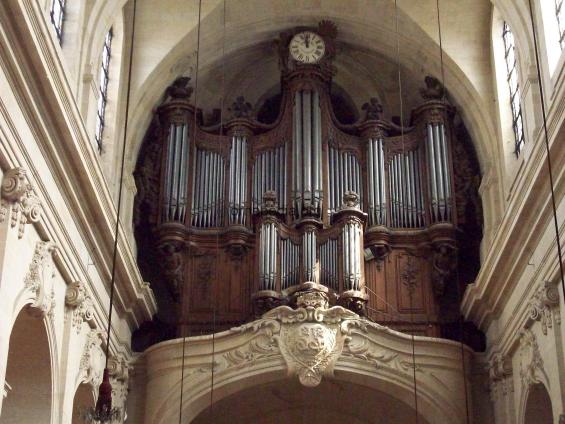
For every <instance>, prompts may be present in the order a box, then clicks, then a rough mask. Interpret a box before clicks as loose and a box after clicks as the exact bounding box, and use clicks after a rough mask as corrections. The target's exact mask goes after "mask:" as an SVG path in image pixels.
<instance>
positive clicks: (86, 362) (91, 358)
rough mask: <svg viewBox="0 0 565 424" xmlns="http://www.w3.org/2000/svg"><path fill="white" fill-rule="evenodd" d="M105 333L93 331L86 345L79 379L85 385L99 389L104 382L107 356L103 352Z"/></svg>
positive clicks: (87, 338) (81, 360)
mask: <svg viewBox="0 0 565 424" xmlns="http://www.w3.org/2000/svg"><path fill="white" fill-rule="evenodd" d="M103 336H104V333H103V332H102V331H99V330H91V331H90V332H89V333H88V335H87V337H86V342H85V344H84V349H83V352H82V356H81V358H80V365H79V378H80V381H81V382H83V383H90V384H91V385H92V386H93V387H95V388H98V386H99V385H100V383H101V382H102V373H103V371H104V362H105V356H104V351H103V350H102V340H103Z"/></svg>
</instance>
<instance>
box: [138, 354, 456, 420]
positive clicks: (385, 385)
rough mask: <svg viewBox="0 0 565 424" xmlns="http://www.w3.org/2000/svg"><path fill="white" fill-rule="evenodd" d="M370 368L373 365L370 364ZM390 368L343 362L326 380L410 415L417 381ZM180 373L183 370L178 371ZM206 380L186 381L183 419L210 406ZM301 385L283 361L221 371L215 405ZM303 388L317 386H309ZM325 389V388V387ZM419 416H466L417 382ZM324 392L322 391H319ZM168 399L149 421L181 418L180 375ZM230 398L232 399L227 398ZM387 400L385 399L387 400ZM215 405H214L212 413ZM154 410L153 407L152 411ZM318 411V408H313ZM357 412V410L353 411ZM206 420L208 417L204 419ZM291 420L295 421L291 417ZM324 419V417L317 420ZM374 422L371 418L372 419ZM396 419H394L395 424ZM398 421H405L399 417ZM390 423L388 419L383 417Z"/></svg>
mask: <svg viewBox="0 0 565 424" xmlns="http://www.w3.org/2000/svg"><path fill="white" fill-rule="evenodd" d="M369 368H371V367H369ZM387 374H388V373H387V372H383V373H382V374H380V375H379V374H378V373H375V372H374V370H373V369H370V370H369V371H367V370H360V369H355V368H354V367H347V366H343V367H340V364H339V363H338V365H337V366H336V373H335V379H331V380H328V381H326V383H329V384H334V385H336V384H337V385H340V384H343V385H346V386H352V387H357V388H358V390H360V391H363V390H365V391H369V392H373V393H375V394H379V395H380V396H382V400H383V401H384V400H386V399H388V400H391V402H392V403H393V404H394V405H395V406H398V407H399V408H400V407H403V408H404V409H406V410H407V411H408V414H407V416H411V417H414V416H415V415H414V414H415V409H414V385H413V381H412V380H411V379H410V378H409V376H408V378H402V377H401V378H399V375H398V374H396V375H387ZM179 375H180V374H179ZM207 377H208V378H207V379H206V380H204V381H203V380H200V381H199V382H198V383H196V384H192V383H188V384H190V385H191V387H190V388H189V389H188V390H187V385H188V384H187V383H185V386H184V387H185V389H184V395H183V407H182V411H183V412H182V419H183V422H193V420H194V419H195V418H196V417H198V416H199V415H200V414H203V416H204V417H205V416H206V414H207V412H206V411H207V410H208V409H209V407H210V399H211V393H210V392H211V387H212V386H211V379H210V376H209V375H207ZM283 386H288V387H295V386H296V387H300V386H299V384H298V383H296V380H294V379H290V378H288V377H287V376H286V372H285V370H284V369H283V366H282V364H280V365H279V366H278V367H273V366H271V367H260V368H257V369H253V370H247V371H242V370H239V372H237V371H236V372H230V373H228V374H224V375H221V374H218V375H217V376H215V377H214V393H213V399H214V402H213V405H215V404H216V403H218V402H220V401H222V400H223V399H225V398H229V397H230V396H235V397H236V398H237V396H239V394H240V393H244V394H245V393H246V391H247V390H249V391H258V393H262V392H261V391H260V390H261V388H264V387H283ZM301 389H304V390H314V391H316V390H318V388H314V389H306V388H302V387H301ZM322 390H323V389H322ZM417 390H418V416H419V417H420V421H419V422H420V423H421V424H443V423H454V424H455V423H459V422H463V421H462V419H463V417H462V416H460V414H458V412H460V411H455V410H454V409H453V408H452V407H451V405H449V404H448V402H444V400H442V399H441V396H437V393H435V394H436V397H434V388H432V387H430V386H429V385H427V384H425V383H423V382H421V381H420V382H418V387H417ZM320 396H322V395H320ZM165 397H166V401H165V402H164V403H163V404H162V405H161V406H160V407H159V408H158V409H157V410H156V411H155V413H153V414H151V415H152V417H153V419H152V418H149V419H148V417H147V416H146V419H145V423H146V424H167V423H170V422H175V420H178V415H179V410H178V405H179V402H180V378H179V382H178V384H174V385H172V386H170V390H169V392H168V393H167V394H166V396H165ZM228 402H229V401H228ZM385 404H386V403H385ZM213 409H214V406H213V407H212V413H213ZM336 411H338V412H339V413H341V414H344V415H345V416H349V417H351V413H352V411H348V410H347V408H345V410H344V409H339V407H338V409H336ZM152 412H153V411H152ZM311 412H315V410H313V411H311ZM353 412H354V411H353ZM201 422H205V421H201ZM289 422H292V421H289ZM318 422H322V421H318ZM370 422H371V421H370ZM375 422H377V423H378V422H379V421H375ZM396 422H397V421H392V422H391V423H390V424H394V423H396ZM398 422H399V423H401V422H403V421H398ZM404 422H407V421H404ZM383 423H388V421H383Z"/></svg>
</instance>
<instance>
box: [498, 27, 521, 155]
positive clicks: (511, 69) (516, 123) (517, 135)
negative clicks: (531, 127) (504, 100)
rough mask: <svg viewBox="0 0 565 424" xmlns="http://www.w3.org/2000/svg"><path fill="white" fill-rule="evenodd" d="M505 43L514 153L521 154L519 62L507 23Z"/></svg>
mask: <svg viewBox="0 0 565 424" xmlns="http://www.w3.org/2000/svg"><path fill="white" fill-rule="evenodd" d="M502 39H503V41H504V59H505V60H506V79H507V81H508V88H509V89H510V108H511V110H512V127H513V129H514V143H515V144H514V151H515V153H516V156H518V155H519V154H520V151H521V150H522V147H523V146H524V124H523V121H522V106H521V104H520V84H519V82H518V61H517V60H516V47H515V43H514V35H512V31H511V30H510V27H509V26H508V24H507V23H506V22H504V25H503V29H502Z"/></svg>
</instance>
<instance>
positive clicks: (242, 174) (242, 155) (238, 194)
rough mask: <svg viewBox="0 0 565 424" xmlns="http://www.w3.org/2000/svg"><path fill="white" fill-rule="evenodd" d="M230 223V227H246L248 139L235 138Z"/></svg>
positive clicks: (229, 195)
mask: <svg viewBox="0 0 565 424" xmlns="http://www.w3.org/2000/svg"><path fill="white" fill-rule="evenodd" d="M229 172H230V174H229V190H228V202H229V212H228V215H229V222H230V225H245V205H246V204H247V137H245V136H233V137H232V140H231V150H230V169H229Z"/></svg>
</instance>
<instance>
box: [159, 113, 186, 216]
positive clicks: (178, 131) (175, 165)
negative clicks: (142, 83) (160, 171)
mask: <svg viewBox="0 0 565 424" xmlns="http://www.w3.org/2000/svg"><path fill="white" fill-rule="evenodd" d="M188 149H189V140H188V127H187V125H186V124H171V126H170V128H169V137H168V145H167V162H166V168H165V187H164V203H163V205H164V208H163V220H164V221H167V222H170V221H177V222H184V219H185V216H186V200H187V199H186V197H187V196H186V194H187V193H186V189H187V184H188V172H187V171H188V161H189V157H188Z"/></svg>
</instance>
